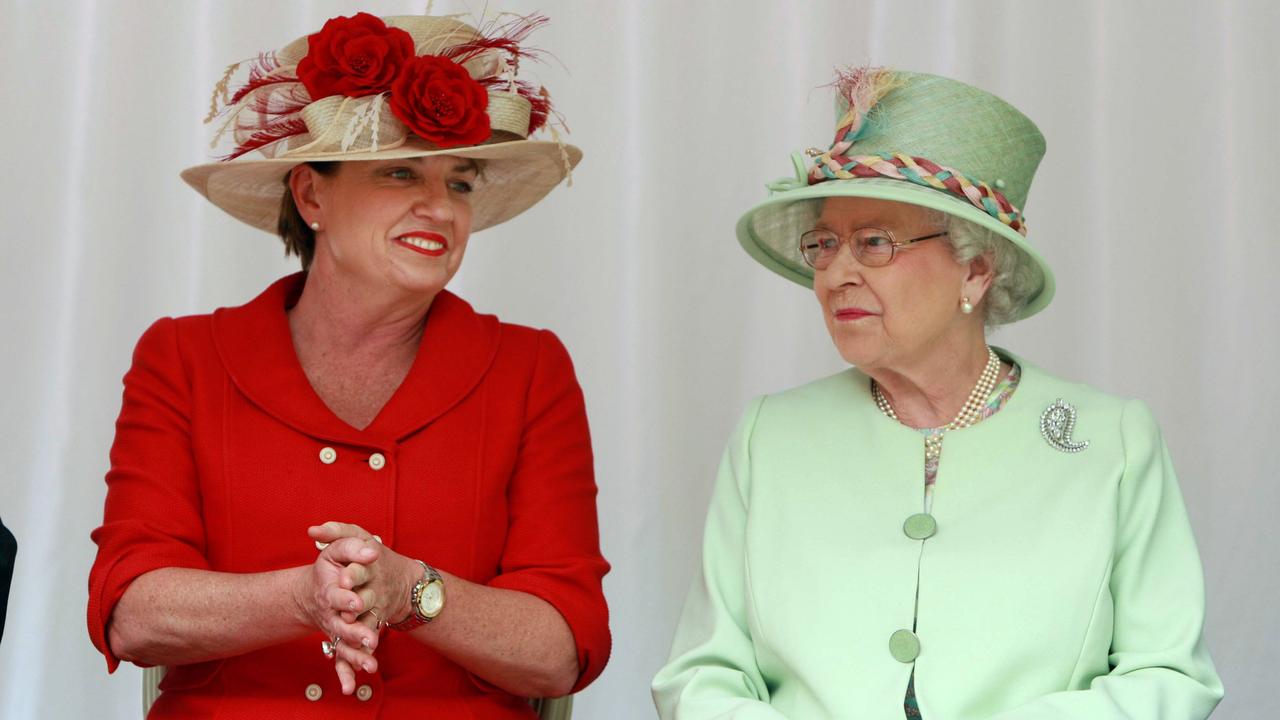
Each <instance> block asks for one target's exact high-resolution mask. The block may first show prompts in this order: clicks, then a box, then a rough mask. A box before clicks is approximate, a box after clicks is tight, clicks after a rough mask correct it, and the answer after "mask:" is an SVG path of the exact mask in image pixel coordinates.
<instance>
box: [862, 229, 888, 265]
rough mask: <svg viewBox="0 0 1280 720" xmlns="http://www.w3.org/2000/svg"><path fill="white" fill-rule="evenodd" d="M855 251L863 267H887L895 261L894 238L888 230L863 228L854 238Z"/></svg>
mask: <svg viewBox="0 0 1280 720" xmlns="http://www.w3.org/2000/svg"><path fill="white" fill-rule="evenodd" d="M853 249H854V250H855V251H856V252H857V254H858V260H859V262H861V263H862V264H863V265H886V264H888V262H889V261H890V260H892V259H893V236H892V235H890V234H889V231H888V230H879V229H877V228H863V229H861V230H859V231H858V232H857V233H856V234H855V235H854V236H853Z"/></svg>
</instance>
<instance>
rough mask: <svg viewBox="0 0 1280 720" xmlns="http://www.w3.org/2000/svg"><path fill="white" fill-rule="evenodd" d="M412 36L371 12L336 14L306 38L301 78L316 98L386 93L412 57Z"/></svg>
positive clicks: (300, 68) (299, 73) (299, 72)
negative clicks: (341, 15)
mask: <svg viewBox="0 0 1280 720" xmlns="http://www.w3.org/2000/svg"><path fill="white" fill-rule="evenodd" d="M412 58H413V37H412V36H411V35H409V33H407V32H405V31H404V30H401V29H400V28H394V27H387V24H386V23H384V22H382V20H381V19H380V18H377V17H374V16H373V15H370V14H369V13H356V14H355V15H353V16H351V17H336V18H333V19H331V20H329V21H328V22H326V23H325V24H324V27H323V28H321V29H320V32H318V33H316V34H314V35H312V36H310V37H308V38H307V56H306V57H304V58H302V61H301V62H299V63H298V79H299V80H301V81H302V84H303V86H305V87H306V88H307V92H308V93H310V94H311V98H312V99H313V100H319V99H320V98H323V97H329V96H330V95H346V96H347V97H362V96H365V95H375V94H377V93H381V92H386V91H387V90H389V89H390V88H391V83H392V81H393V80H394V79H395V77H396V74H397V73H398V72H399V71H400V68H401V67H402V66H403V65H404V63H405V62H406V61H407V60H410V59H412Z"/></svg>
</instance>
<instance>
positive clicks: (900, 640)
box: [889, 630, 920, 663]
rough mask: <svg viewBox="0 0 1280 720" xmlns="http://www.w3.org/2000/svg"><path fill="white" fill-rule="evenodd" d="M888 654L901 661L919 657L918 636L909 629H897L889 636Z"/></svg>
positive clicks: (909, 660) (904, 661)
mask: <svg viewBox="0 0 1280 720" xmlns="http://www.w3.org/2000/svg"><path fill="white" fill-rule="evenodd" d="M889 654H891V655H893V659H894V660H897V661H898V662H901V663H909V662H911V661H913V660H915V659H916V658H918V657H920V638H918V637H916V634H915V633H913V632H911V631H910V630H899V631H897V632H895V633H894V634H892V635H890V636H889Z"/></svg>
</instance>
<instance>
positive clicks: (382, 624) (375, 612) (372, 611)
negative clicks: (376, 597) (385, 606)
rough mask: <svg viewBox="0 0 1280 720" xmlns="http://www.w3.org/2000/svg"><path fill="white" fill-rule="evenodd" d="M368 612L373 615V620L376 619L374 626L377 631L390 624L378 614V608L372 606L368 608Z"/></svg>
mask: <svg viewBox="0 0 1280 720" xmlns="http://www.w3.org/2000/svg"><path fill="white" fill-rule="evenodd" d="M369 614H370V615H372V616H373V619H374V620H377V621H378V623H377V625H376V626H375V627H377V629H378V632H382V628H384V627H386V626H388V625H390V624H391V623H389V622H387V621H386V620H383V619H382V616H381V615H379V614H378V608H373V607H371V608H369Z"/></svg>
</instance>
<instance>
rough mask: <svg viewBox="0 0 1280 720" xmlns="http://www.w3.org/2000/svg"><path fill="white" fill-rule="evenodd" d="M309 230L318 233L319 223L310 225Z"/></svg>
mask: <svg viewBox="0 0 1280 720" xmlns="http://www.w3.org/2000/svg"><path fill="white" fill-rule="evenodd" d="M311 229H312V230H315V231H316V232H319V231H320V223H318V222H313V223H311Z"/></svg>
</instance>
